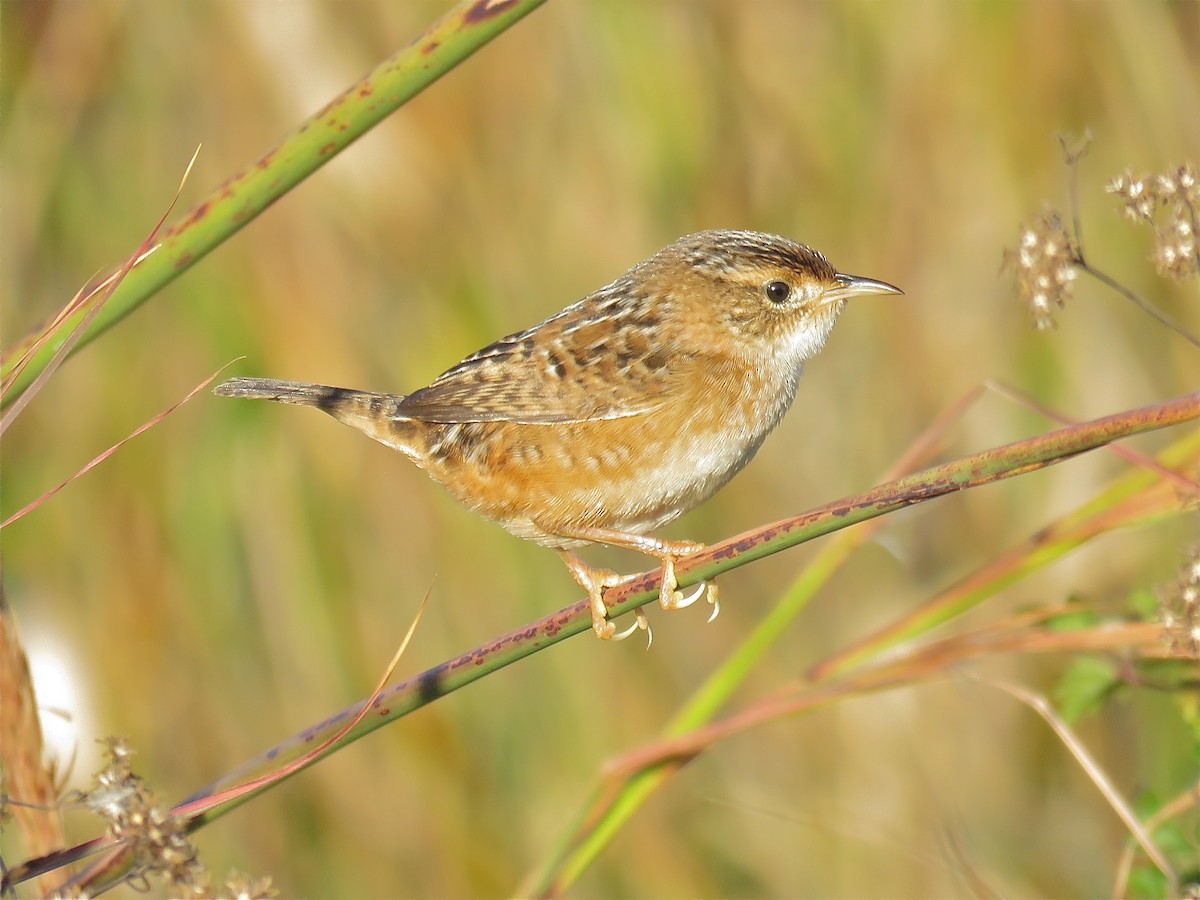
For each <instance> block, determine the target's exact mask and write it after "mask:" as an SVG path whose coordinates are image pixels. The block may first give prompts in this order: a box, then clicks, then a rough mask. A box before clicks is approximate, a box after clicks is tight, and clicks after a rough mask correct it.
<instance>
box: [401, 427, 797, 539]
mask: <svg viewBox="0 0 1200 900" xmlns="http://www.w3.org/2000/svg"><path fill="white" fill-rule="evenodd" d="M677 415H678V414H675V415H673V414H672V413H671V411H667V410H658V411H655V412H654V413H650V414H646V415H641V416H631V417H628V418H623V419H608V420H598V421H588V422H573V423H562V424H547V425H540V424H539V425H530V424H517V423H512V422H504V423H500V422H494V423H467V424H462V425H450V426H444V428H445V433H444V434H443V435H442V436H441V437H442V445H443V447H449V448H455V447H457V448H459V450H460V452H453V453H451V454H449V455H450V456H456V457H457V459H454V460H451V459H450V458H448V457H446V458H445V460H444V463H443V464H439V460H438V456H439V454H437V453H434V454H432V456H433V458H432V459H428V460H427V464H426V466H425V468H426V470H427V471H428V473H429V474H430V475H431V476H432V477H433V478H434V479H435V480H437V481H439V482H441V483H442V484H443V485H445V487H446V488H447V489H448V490H449V491H450V492H451V494H453V495H454V496H455V497H456V498H457V499H458V500H460V501H461V502H462V503H464V504H465V505H467V506H469V507H471V508H472V509H474V510H476V511H477V512H479V513H481V514H482V515H485V516H487V517H488V518H491V519H494V520H495V521H497V522H499V523H500V524H501V525H503V526H504V527H505V528H506V529H507V530H508V531H510V532H512V533H513V534H515V535H517V536H518V537H522V538H526V539H528V540H533V541H537V542H538V543H540V544H544V545H546V546H554V547H563V546H575V545H577V544H578V543H579V542H578V541H573V540H570V539H564V538H563V537H562V535H563V534H564V533H571V532H572V531H577V530H578V529H580V528H605V529H612V530H616V531H623V532H627V533H633V534H642V533H647V532H650V531H653V530H655V529H657V528H659V527H661V526H663V525H665V524H666V523H668V522H670V521H672V520H673V519H675V518H677V517H678V516H680V515H682V514H683V513H685V512H687V511H689V510H691V509H693V508H695V507H696V506H698V505H699V504H701V503H703V502H704V501H705V500H707V499H708V498H709V497H711V496H712V495H713V494H714V493H716V491H717V490H719V489H720V488H721V486H722V485H724V484H725V483H726V482H727V481H728V480H729V479H730V478H732V477H733V476H734V475H735V474H737V472H738V471H740V470H741V468H742V467H743V466H744V465H745V464H746V463H747V462H749V460H750V459H751V458H752V457H753V456H754V453H755V451H757V449H758V447H759V445H760V444H761V443H762V440H763V437H765V435H766V432H767V431H769V430H770V426H771V425H773V424H774V422H770V423H769V424H768V423H766V422H763V421H761V416H759V417H758V418H757V419H756V418H755V417H754V416H753V415H751V414H749V413H747V414H742V412H741V410H739V409H737V408H734V409H729V408H727V409H725V410H723V414H722V415H719V416H710V417H708V418H707V419H705V420H697V419H696V418H695V415H694V414H693V415H692V418H690V419H687V418H684V419H683V420H680V419H678V418H677ZM684 415H685V416H686V415H687V413H684ZM770 418H774V417H770Z"/></svg>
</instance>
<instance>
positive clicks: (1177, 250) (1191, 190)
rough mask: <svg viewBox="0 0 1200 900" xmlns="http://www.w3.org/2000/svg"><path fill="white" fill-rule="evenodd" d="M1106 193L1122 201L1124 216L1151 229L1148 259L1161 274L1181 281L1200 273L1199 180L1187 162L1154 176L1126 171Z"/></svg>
mask: <svg viewBox="0 0 1200 900" xmlns="http://www.w3.org/2000/svg"><path fill="white" fill-rule="evenodd" d="M1107 190H1108V192H1109V193H1110V194H1115V195H1117V196H1118V197H1120V198H1121V200H1122V202H1123V204H1124V209H1125V215H1127V216H1128V217H1129V218H1131V219H1134V220H1135V221H1141V222H1147V223H1149V224H1150V225H1151V226H1152V227H1153V228H1154V253H1153V254H1152V255H1151V259H1152V260H1153V261H1154V266H1155V268H1156V269H1157V270H1158V273H1159V274H1160V275H1162V276H1164V277H1167V278H1173V279H1175V280H1177V281H1181V280H1183V279H1184V278H1188V277H1190V276H1192V275H1195V274H1197V273H1198V272H1200V246H1198V245H1197V243H1196V232H1197V231H1198V230H1200V178H1198V177H1197V175H1196V170H1195V168H1193V167H1192V165H1191V164H1190V163H1183V164H1181V165H1179V166H1176V167H1175V168H1173V169H1170V170H1168V171H1166V172H1161V173H1159V174H1157V175H1143V176H1139V175H1134V174H1133V172H1132V171H1130V170H1128V169H1126V170H1125V172H1123V173H1122V174H1120V175H1118V176H1117V177H1116V178H1114V179H1113V180H1112V181H1111V182H1109V184H1108V188H1107ZM1160 211H1161V213H1162V216H1161V223H1160V217H1159V215H1158V214H1159V212H1160Z"/></svg>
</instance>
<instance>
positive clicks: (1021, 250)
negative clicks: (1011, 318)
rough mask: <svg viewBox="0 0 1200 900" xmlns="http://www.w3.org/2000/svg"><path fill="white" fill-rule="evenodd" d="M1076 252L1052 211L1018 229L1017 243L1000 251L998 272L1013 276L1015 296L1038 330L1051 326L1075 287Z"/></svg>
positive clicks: (1077, 257) (1047, 209)
mask: <svg viewBox="0 0 1200 900" xmlns="http://www.w3.org/2000/svg"><path fill="white" fill-rule="evenodd" d="M1078 265H1079V252H1078V250H1077V248H1076V247H1075V245H1074V243H1072V241H1071V236H1070V235H1069V234H1067V230H1066V228H1064V227H1063V223H1062V218H1061V217H1060V216H1059V214H1058V212H1057V211H1055V210H1053V209H1049V208H1046V209H1043V210H1042V211H1041V213H1039V214H1038V215H1037V216H1036V217H1035V218H1033V219H1032V220H1030V221H1027V222H1026V223H1025V224H1024V225H1023V226H1021V243H1020V245H1019V246H1018V247H1017V249H1016V250H1011V249H1006V250H1005V251H1004V263H1003V266H1002V268H1003V269H1007V270H1010V271H1012V272H1015V273H1016V276H1017V296H1018V297H1020V298H1021V300H1022V301H1023V302H1024V303H1025V305H1026V306H1027V307H1028V308H1029V311H1030V313H1031V314H1032V315H1033V321H1034V324H1035V325H1037V327H1038V328H1039V329H1041V328H1052V327H1053V326H1054V313H1055V311H1056V310H1059V309H1062V307H1063V304H1064V303H1065V302H1066V300H1067V299H1068V298H1069V297H1070V296H1071V291H1072V289H1073V288H1074V286H1075V276H1076V274H1077V268H1076V267H1077V266H1078Z"/></svg>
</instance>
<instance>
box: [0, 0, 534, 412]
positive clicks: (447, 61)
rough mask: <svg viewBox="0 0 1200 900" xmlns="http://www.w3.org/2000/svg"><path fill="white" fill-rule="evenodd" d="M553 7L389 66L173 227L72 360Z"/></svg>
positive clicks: (511, 5) (70, 320) (37, 359)
mask: <svg viewBox="0 0 1200 900" xmlns="http://www.w3.org/2000/svg"><path fill="white" fill-rule="evenodd" d="M545 2H546V0H490V2H489V0H463V2H460V3H459V4H458V5H457V6H455V7H454V8H453V9H451V10H450V11H449V12H448V13H447V14H446V15H445V16H443V17H442V18H441V19H440V20H439V21H438V22H436V23H435V24H434V25H433V26H431V27H430V28H429V29H428V30H427V31H426V32H425V33H424V34H423V35H421V37H419V38H417V40H415V41H413V42H412V43H411V44H409V45H408V46H407V47H405V48H404V49H402V50H400V51H399V52H397V53H395V54H394V55H392V56H390V57H389V58H388V59H386V60H384V61H383V62H382V63H380V64H379V65H378V66H377V67H376V68H375V69H374V70H373V71H372V72H371V73H370V74H368V75H367V76H366V77H365V78H363V79H362V80H361V81H359V82H358V83H356V84H354V85H352V86H351V87H350V88H349V89H348V90H346V91H345V92H344V93H342V94H341V96H339V97H336V98H335V99H334V100H332V101H331V102H330V103H329V104H328V105H326V106H325V107H324V109H322V110H320V111H319V112H317V113H316V114H315V115H313V116H312V117H310V118H309V119H308V120H307V121H306V122H304V123H303V124H301V125H300V127H299V128H297V129H296V130H295V131H293V132H292V133H291V134H290V135H288V136H287V137H286V138H284V140H283V141H282V142H281V143H280V144H279V145H278V146H276V147H275V148H274V149H272V150H269V151H268V152H267V153H266V154H264V155H263V156H262V158H260V159H259V160H258V161H257V162H255V163H254V164H253V165H251V166H250V167H249V168H248V169H247V170H246V171H244V172H242V173H240V174H238V175H234V176H233V177H231V178H229V179H228V180H227V181H225V183H224V184H221V185H220V186H218V187H217V189H216V190H214V191H213V192H212V193H211V194H210V195H209V196H208V197H207V198H205V199H204V200H202V201H201V202H200V203H198V204H197V205H196V206H195V207H194V208H193V209H192V210H191V211H190V212H188V213H187V214H186V215H184V216H182V217H181V218H180V219H178V220H177V221H175V222H174V223H172V224H171V225H170V226H168V227H167V228H165V229H163V232H162V234H161V235H160V238H159V241H158V244H157V246H156V249H155V250H154V252H152V253H151V254H150V255H149V256H147V257H145V258H144V259H143V260H142V261H141V262H139V263H138V264H137V265H135V266H134V267H133V268H131V269H130V270H129V273H128V274H127V275H126V277H125V279H124V280H123V281H122V282H121V284H120V285H119V287H118V288H117V289H116V290H115V291H113V293H112V296H111V297H110V298H109V299H108V301H107V302H106V303H105V305H104V308H103V309H101V310H100V312H99V313H98V314H97V315H96V317H95V319H94V320H93V321H92V322H91V323H89V325H88V327H87V329H86V330H85V331H84V332H83V333H82V336H81V338H80V340H79V342H78V344H76V346H75V347H74V349H73V350H72V353H75V352H78V351H79V350H80V349H81V348H82V347H84V346H85V345H87V344H88V343H89V342H90V341H92V340H94V339H95V338H96V337H98V336H99V335H100V334H102V333H103V332H105V331H106V330H108V329H109V328H111V327H112V326H113V325H115V324H116V323H117V322H119V321H120V320H121V319H123V318H124V317H125V316H127V315H129V313H131V312H132V311H133V310H135V309H137V307H139V306H141V304H142V303H144V302H145V301H146V300H148V299H149V298H150V297H152V296H154V294H156V293H157V292H158V291H159V290H161V289H162V288H163V287H164V286H166V285H167V284H169V283H170V282H171V281H173V280H174V279H175V278H177V277H178V276H179V275H181V274H183V273H184V272H185V271H187V270H188V269H189V268H191V267H192V266H194V265H195V264H196V263H197V262H199V261H200V260H201V259H203V258H204V257H205V256H206V255H207V254H208V253H209V252H210V251H211V250H213V249H214V248H216V247H217V246H219V245H220V244H221V243H223V242H224V241H226V240H228V239H229V238H230V237H232V236H233V235H234V234H236V233H237V232H238V231H239V230H241V229H242V228H243V227H244V226H246V225H248V224H249V223H250V222H252V221H253V220H254V219H255V218H256V217H257V216H258V215H259V214H260V213H261V212H263V211H264V210H265V209H267V207H269V206H270V205H271V204H272V203H274V202H275V201H276V200H278V199H279V198H280V197H282V196H283V195H284V194H286V193H287V192H288V191H290V190H291V189H292V188H293V187H295V186H296V185H297V184H299V183H300V182H301V181H303V180H304V179H305V178H307V177H308V176H309V175H311V174H312V173H313V172H315V171H317V169H319V168H321V166H323V165H325V163H327V162H329V161H330V160H331V159H333V158H334V157H335V156H337V155H338V154H339V153H341V151H342V150H344V149H346V147H348V146H350V144H352V143H353V142H354V141H355V140H357V139H358V138H359V137H360V136H362V135H363V134H364V133H365V132H367V131H368V130H370V129H371V128H372V127H374V126H375V125H376V124H378V123H379V122H380V121H381V120H382V119H384V118H385V117H386V116H388V115H389V114H390V113H392V112H394V111H395V110H396V109H398V108H399V107H400V106H402V105H404V103H406V102H407V101H408V100H410V99H412V97H414V96H416V95H417V94H418V93H420V92H421V91H422V90H423V89H424V88H426V87H428V86H429V85H430V84H432V83H433V82H434V81H436V80H437V79H438V78H440V77H441V76H442V75H444V74H446V72H448V71H450V70H451V69H452V68H454V67H455V66H456V65H458V63H460V62H462V61H463V60H464V59H466V58H467V57H468V56H470V55H471V54H472V53H474V52H475V51H476V50H478V49H479V48H480V47H482V46H483V45H484V44H486V43H487V42H488V41H490V40H492V39H493V38H494V37H496V36H497V35H499V34H500V33H501V32H503V31H504V30H505V29H507V28H508V27H509V26H511V25H513V24H514V23H516V22H517V21H519V20H520V19H522V18H523V17H525V16H526V15H528V14H529V13H531V12H532V11H533V10H535V9H537V8H538V7H539V6H541V5H542V4H543V3H545ZM90 308H91V307H90V306H88V305H85V306H84V307H83V308H82V309H80V310H78V311H76V312H75V313H74V314H72V315H70V316H68V317H67V318H65V319H64V320H63V321H62V322H61V323H59V325H58V326H57V328H56V329H55V331H54V335H53V337H52V338H51V339H50V340H49V341H47V342H46V343H45V344H44V345H43V346H42V347H41V348H40V349H39V350H38V351H37V353H36V354H35V355H34V356H33V357H32V358H31V360H30V362H29V365H27V366H26V367H25V370H24V371H23V372H22V373H21V375H20V377H19V378H18V379H17V381H15V382H14V384H13V389H12V390H10V391H9V392H8V393H7V394H6V395H5V397H4V399H3V403H4V404H7V403H9V402H11V401H12V400H13V399H14V398H16V397H17V396H19V395H20V393H21V392H22V391H23V390H24V389H25V388H26V387H28V385H29V383H30V382H31V381H32V380H33V379H34V378H35V377H37V375H38V373H39V372H41V371H42V369H43V368H44V367H45V366H46V364H47V363H48V362H49V361H50V359H51V358H52V357H53V355H54V353H55V351H56V350H57V349H58V348H59V347H60V346H62V344H63V342H64V341H65V340H66V339H67V336H68V335H69V334H70V333H71V330H72V329H73V328H74V327H75V326H76V325H77V324H78V323H79V321H80V320H81V319H82V318H83V316H85V315H86V314H87V311H88V309H90ZM40 336H41V330H40V329H39V330H38V331H37V332H36V333H34V334H30V335H28V336H26V337H24V338H22V339H21V340H20V341H18V342H17V343H16V344H14V345H13V346H12V347H10V348H8V349H7V350H6V351H5V353H4V355H3V359H2V360H0V381H2V380H4V379H6V378H8V377H9V375H10V373H11V372H12V371H13V370H14V368H15V367H16V365H17V364H18V363H19V361H20V360H21V358H22V356H23V355H24V354H25V353H26V351H27V350H28V349H29V348H30V347H32V346H33V344H34V343H35V342H36V341H37V340H38V338H39V337H40Z"/></svg>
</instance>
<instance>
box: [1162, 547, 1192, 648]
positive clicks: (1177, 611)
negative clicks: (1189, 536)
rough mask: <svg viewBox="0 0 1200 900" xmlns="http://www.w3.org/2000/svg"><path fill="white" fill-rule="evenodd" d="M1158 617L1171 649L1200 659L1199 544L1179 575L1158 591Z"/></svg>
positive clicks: (1190, 553)
mask: <svg viewBox="0 0 1200 900" xmlns="http://www.w3.org/2000/svg"><path fill="white" fill-rule="evenodd" d="M1158 614H1159V620H1160V621H1161V622H1162V624H1163V629H1164V630H1165V632H1166V638H1167V644H1168V646H1169V647H1170V648H1171V651H1172V652H1174V653H1180V654H1182V655H1184V656H1187V657H1191V658H1192V659H1195V660H1200V544H1198V545H1196V546H1195V547H1193V548H1192V549H1191V550H1190V551H1189V553H1188V558H1187V560H1186V561H1185V562H1184V564H1183V567H1182V568H1181V569H1180V570H1179V575H1178V576H1177V577H1176V578H1175V580H1174V581H1172V582H1171V583H1170V584H1168V585H1166V586H1165V587H1163V588H1162V589H1161V590H1160V591H1159V613H1158Z"/></svg>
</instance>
